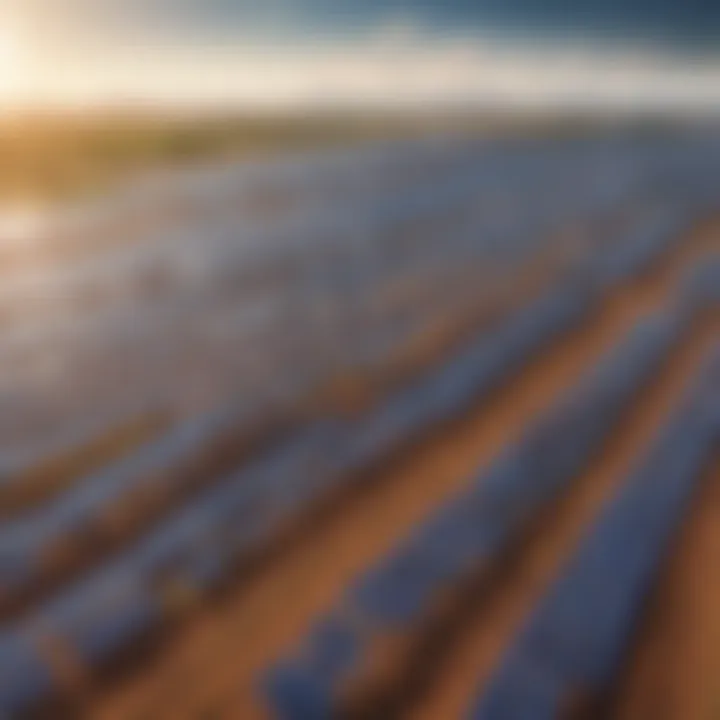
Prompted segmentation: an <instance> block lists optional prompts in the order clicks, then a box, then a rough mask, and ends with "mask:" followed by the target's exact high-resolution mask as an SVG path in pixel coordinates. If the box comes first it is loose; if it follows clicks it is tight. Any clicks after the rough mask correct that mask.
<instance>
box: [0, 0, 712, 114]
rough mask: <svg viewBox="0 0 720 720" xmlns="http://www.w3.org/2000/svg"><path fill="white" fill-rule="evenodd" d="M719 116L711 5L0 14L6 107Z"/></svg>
mask: <svg viewBox="0 0 720 720" xmlns="http://www.w3.org/2000/svg"><path fill="white" fill-rule="evenodd" d="M123 100H126V101H140V102H158V103H164V102H167V103H179V102H182V103H190V104H199V103H209V104H221V105H222V104H228V103H230V104H239V105H252V106H255V105H278V104H279V105H288V104H289V105H298V104H300V105H308V104H310V105H313V104H315V105H317V104H329V105H333V104H348V103H351V104H352V103H359V104H373V103H375V104H380V105H397V104H412V103H421V104H428V103H432V104H447V103H479V104H483V103H485V104H488V105H490V104H494V105H498V104H500V105H523V106H527V105H533V106H537V105H541V106H544V105H548V106H555V105H558V104H560V105H576V106H578V105H579V106H588V105H589V106H599V107H607V106H612V107H618V108H623V107H633V108H634V107H645V106H651V107H655V106H662V107H692V108H696V109H703V110H710V111H720V3H718V2H714V1H712V0H682V1H680V0H575V1H574V2H573V1H572V0H564V1H563V0H474V1H473V0H0V103H2V104H5V105H13V104H23V103H36V102H50V103H52V102H58V103H63V102H68V103H81V104H82V103H102V102H113V101H123Z"/></svg>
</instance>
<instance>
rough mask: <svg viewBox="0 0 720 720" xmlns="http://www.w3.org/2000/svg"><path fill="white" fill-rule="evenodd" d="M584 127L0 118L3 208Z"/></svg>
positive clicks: (370, 120) (482, 120)
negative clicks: (130, 181)
mask: <svg viewBox="0 0 720 720" xmlns="http://www.w3.org/2000/svg"><path fill="white" fill-rule="evenodd" d="M591 124H592V123H591ZM587 126H588V123H587V118H585V119H580V120H578V119H577V118H563V119H559V118H557V117H556V118H549V117H529V116H526V115H521V116H507V115H497V114H496V115H491V114H488V113H484V114H482V115H479V114H478V113H477V112H471V113H467V114H465V115H461V114H457V113H455V114H446V115H442V114H426V115H422V114H419V113H408V114H402V113H392V114H382V113H374V114H373V113H364V114H363V113H349V112H346V113H335V114H333V113H327V112H326V113H320V114H315V115H302V114H295V115H292V114H289V113H286V114H279V113H277V114H265V115H261V114H243V115H238V114H236V115H222V116H221V115H217V114H215V115H197V114H195V115H191V114H186V115H181V114H175V115H167V114H165V115H164V114H161V113H152V112H140V111H132V112H131V111H127V112H105V113H101V112H92V113H84V114H83V113H75V114H71V113H64V114H39V113H36V114H33V115H24V116H19V115H17V116H12V117H11V116H8V117H5V118H4V119H0V201H12V200H29V199H31V200H39V201H54V200H60V199H63V198H67V197H74V196H77V195H78V194H92V193H101V192H103V191H106V190H107V189H108V188H109V187H110V186H112V185H113V184H115V183H118V182H122V181H123V180H125V179H127V178H128V177H131V176H132V174H133V173H138V172H143V171H145V170H148V169H153V168H165V167H173V166H178V165H188V164H192V163H198V162H203V161H207V160H210V159H213V158H224V157H246V156H253V155H259V154H269V153H277V152H282V151H287V150H303V149H310V148H317V147H326V146H332V145H346V144H350V143H355V142H363V141H368V140H374V139H382V138H392V137H399V136H403V137H407V136H410V135H418V134H423V133H428V132H432V131H435V130H448V129H449V130H455V131H460V132H471V133H483V134H495V135H498V134H513V133H514V134H517V133H522V134H537V133H538V132H545V133H549V134H556V133H558V132H561V133H563V134H567V133H569V132H576V131H577V130H581V131H586V130H587Z"/></svg>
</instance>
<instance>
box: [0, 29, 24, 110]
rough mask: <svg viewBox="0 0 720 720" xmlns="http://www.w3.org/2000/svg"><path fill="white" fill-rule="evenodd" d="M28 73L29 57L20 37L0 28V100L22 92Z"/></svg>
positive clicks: (9, 30)
mask: <svg viewBox="0 0 720 720" xmlns="http://www.w3.org/2000/svg"><path fill="white" fill-rule="evenodd" d="M26 71H27V56H26V53H25V47H24V45H23V43H22V40H21V38H20V35H19V34H18V33H15V32H13V31H12V30H11V28H10V27H3V26H0V98H3V99H8V98H10V97H12V96H15V95H17V94H18V93H19V92H21V90H22V87H23V83H24V80H25V75H26Z"/></svg>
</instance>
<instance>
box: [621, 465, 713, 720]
mask: <svg viewBox="0 0 720 720" xmlns="http://www.w3.org/2000/svg"><path fill="white" fill-rule="evenodd" d="M719 609H720V457H717V458H716V460H715V463H714V465H713V467H712V468H711V469H710V471H709V472H708V475H707V477H706V478H705V481H704V482H703V484H702V486H701V487H700V490H699V492H698V494H697V496H696V498H695V501H694V503H693V506H692V509H691V511H690V513H689V515H688V517H687V519H686V521H685V523H684V524H683V527H682V530H681V532H680V534H679V537H678V539H677V542H676V543H675V546H674V548H673V551H672V556H671V558H670V562H669V563H668V565H667V567H666V568H665V571H664V572H663V574H662V576H661V578H660V580H659V583H658V586H657V588H656V590H655V592H654V593H653V597H652V599H651V601H650V603H649V605H648V612H647V620H646V623H645V627H644V628H643V629H642V631H641V633H640V638H639V642H638V647H637V650H636V652H635V653H634V655H633V657H632V659H631V660H630V662H629V663H628V666H627V668H626V673H625V678H624V679H623V681H622V683H621V685H620V688H619V693H618V700H617V704H616V707H615V712H614V713H613V716H614V717H616V718H617V719H618V720H717V718H718V717H720V612H719Z"/></svg>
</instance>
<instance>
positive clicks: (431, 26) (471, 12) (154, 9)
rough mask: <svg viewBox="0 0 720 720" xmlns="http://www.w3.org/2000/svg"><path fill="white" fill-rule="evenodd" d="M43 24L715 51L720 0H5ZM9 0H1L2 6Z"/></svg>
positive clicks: (188, 34)
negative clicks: (476, 37) (519, 39)
mask: <svg viewBox="0 0 720 720" xmlns="http://www.w3.org/2000/svg"><path fill="white" fill-rule="evenodd" d="M5 2H14V3H15V4H16V5H17V6H18V7H19V6H20V5H22V4H27V5H29V6H33V8H34V11H33V12H34V14H35V15H36V16H42V15H43V14H44V15H47V18H42V17H40V18H39V22H41V23H54V24H57V25H61V26H71V27H72V26H75V27H78V26H79V27H82V28H83V29H84V30H90V31H91V32H92V31H93V30H96V31H98V33H99V34H102V35H105V34H106V33H107V34H118V33H131V34H133V33H138V34H141V35H146V34H152V33H153V32H157V33H160V34H162V35H163V36H165V37H169V36H172V35H177V37H178V38H182V40H183V41H185V42H187V41H190V40H192V38H193V37H196V38H197V39H199V40H201V41H202V40H205V39H207V38H212V37H217V38H218V39H220V38H224V39H226V40H229V41H232V39H233V37H238V38H241V37H247V36H248V35H253V34H255V35H261V36H262V35H265V36H270V37H275V36H280V37H282V36H287V35H294V36H297V37H304V36H309V35H310V36H315V35H318V34H320V35H322V34H329V35H336V34H338V33H339V34H342V35H346V34H357V33H366V32H368V31H372V29H373V28H375V27H377V26H382V25H383V24H384V23H386V22H387V21H388V18H396V17H400V18H403V19H405V20H407V21H409V22H412V23H414V24H415V25H417V26H419V27H422V28H423V29H424V30H426V31H427V32H430V33H433V32H436V33H438V34H445V33H448V32H450V33H463V34H472V33H478V34H482V35H485V34H488V33H497V32H502V33H510V34H516V33H517V34H521V35H528V34H530V35H533V34H538V33H539V34H548V33H549V34H552V35H555V36H557V35H561V36H567V37H570V38H584V37H588V36H599V37H609V38H617V39H620V40H624V41H636V42H641V43H646V42H650V43H659V44H661V45H663V46H664V47H674V48H685V49H692V48H693V46H696V45H697V44H698V43H701V44H702V45H703V46H704V47H705V48H706V49H711V50H712V49H714V48H717V47H718V45H720V2H717V0H574V1H573V0H5ZM1 4H2V0H0V5H1Z"/></svg>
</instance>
